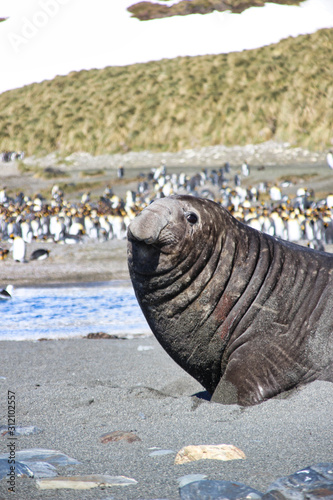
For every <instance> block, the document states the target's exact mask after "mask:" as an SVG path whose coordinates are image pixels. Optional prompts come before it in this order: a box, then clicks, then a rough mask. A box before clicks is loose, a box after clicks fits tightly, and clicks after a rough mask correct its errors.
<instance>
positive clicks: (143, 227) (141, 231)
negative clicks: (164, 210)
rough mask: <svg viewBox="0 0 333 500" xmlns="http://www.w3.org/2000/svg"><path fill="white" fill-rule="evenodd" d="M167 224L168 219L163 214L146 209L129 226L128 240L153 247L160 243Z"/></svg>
mask: <svg viewBox="0 0 333 500" xmlns="http://www.w3.org/2000/svg"><path fill="white" fill-rule="evenodd" d="M167 224H168V219H167V218H166V217H165V216H163V214H162V215H160V214H159V213H158V212H155V211H152V210H149V208H146V209H145V210H143V211H142V212H141V213H140V214H139V215H137V216H136V217H135V219H133V220H132V222H131V223H130V225H129V226H128V233H127V234H128V239H129V240H131V241H135V240H136V241H142V242H144V243H146V244H147V245H153V244H154V243H157V242H158V239H159V236H160V233H161V231H162V229H163V228H164V227H165V226H166V225H167Z"/></svg>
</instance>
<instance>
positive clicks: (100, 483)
mask: <svg viewBox="0 0 333 500" xmlns="http://www.w3.org/2000/svg"><path fill="white" fill-rule="evenodd" d="M36 483H37V487H38V488H39V489H41V490H57V489H71V490H90V489H92V488H98V487H103V488H107V487H109V486H129V485H133V484H137V481H136V480H135V479H131V478H129V477H125V476H107V475H103V474H92V475H87V476H69V477H65V476H58V477H54V478H50V479H40V480H37V481H36Z"/></svg>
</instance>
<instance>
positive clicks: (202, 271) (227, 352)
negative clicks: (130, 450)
mask: <svg viewBox="0 0 333 500" xmlns="http://www.w3.org/2000/svg"><path fill="white" fill-rule="evenodd" d="M128 265H129V272H130V276H131V280H132V283H133V287H134V290H135V293H136V297H137V299H138V302H139V304H140V307H141V309H142V311H143V313H144V315H145V317H146V319H147V321H148V324H149V326H150V328H151V329H152V331H153V333H154V334H155V336H156V338H157V340H158V341H159V342H160V343H161V345H162V346H163V348H164V349H165V350H166V351H167V352H168V353H169V355H170V356H171V357H172V358H173V359H174V360H175V361H176V362H177V363H178V364H179V365H180V366H181V367H182V368H183V369H184V370H186V371H187V372H188V373H189V374H190V375H192V376H193V377H194V378H195V379H197V380H198V381H199V382H200V383H201V384H202V385H203V386H204V387H205V389H206V390H207V391H209V392H210V394H212V401H215V402H219V403H224V404H235V403H238V404H240V405H243V406H248V405H254V404H258V403H260V402H262V401H264V400H266V399H268V398H271V397H274V396H276V395H277V394H280V393H282V392H284V391H288V390H290V389H293V388H295V387H297V386H299V385H302V384H306V383H309V382H311V381H314V380H316V379H320V380H326V381H331V382H333V361H332V360H333V354H332V351H333V348H332V344H333V255H332V254H328V253H325V252H317V251H315V250H311V249H308V248H304V247H301V246H298V245H295V244H292V243H289V242H286V241H282V240H280V239H278V238H275V237H272V236H269V235H266V234H264V233H261V232H259V231H256V230H255V229H252V228H250V227H248V226H246V225H245V224H243V223H241V222H239V221H237V220H236V219H235V218H234V217H232V215H231V214H230V213H229V212H228V211H227V210H225V209H224V208H223V207H221V206H220V205H218V204H217V203H214V202H212V201H210V200H206V199H200V198H195V197H192V196H171V197H169V198H162V199H157V200H155V201H154V202H153V203H152V204H150V205H149V206H148V207H147V208H145V209H144V210H143V211H142V212H141V213H140V214H139V215H138V216H137V217H136V218H135V219H133V221H132V222H131V224H130V225H129V229H128Z"/></svg>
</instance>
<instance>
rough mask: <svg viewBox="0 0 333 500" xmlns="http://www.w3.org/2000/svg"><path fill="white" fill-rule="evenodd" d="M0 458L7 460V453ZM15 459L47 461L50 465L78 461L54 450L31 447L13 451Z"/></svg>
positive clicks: (28, 461)
mask: <svg viewBox="0 0 333 500" xmlns="http://www.w3.org/2000/svg"><path fill="white" fill-rule="evenodd" d="M0 459H6V460H8V453H3V454H2V455H0ZM15 459H16V460H17V461H19V462H24V463H30V462H48V463H50V464H52V465H61V466H64V465H77V464H79V463H80V462H79V461H78V460H75V458H71V457H69V456H67V455H65V454H64V453H61V452H60V451H56V450H44V449H43V448H32V449H27V450H20V451H17V452H16V453H15Z"/></svg>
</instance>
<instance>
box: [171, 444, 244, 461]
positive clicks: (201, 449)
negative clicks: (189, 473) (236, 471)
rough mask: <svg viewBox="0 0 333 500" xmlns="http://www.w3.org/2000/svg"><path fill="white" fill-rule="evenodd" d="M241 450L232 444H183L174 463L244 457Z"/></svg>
mask: <svg viewBox="0 0 333 500" xmlns="http://www.w3.org/2000/svg"><path fill="white" fill-rule="evenodd" d="M244 458H246V457H245V454H244V452H243V451H242V450H240V449H239V448H237V447H236V446H234V445H232V444H218V445H205V444H203V445H198V446H193V445H190V446H185V447H184V448H182V449H181V450H180V451H179V452H178V453H177V455H176V458H175V464H186V463H188V462H194V461H196V460H202V459H213V460H223V461H228V460H239V459H244Z"/></svg>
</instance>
